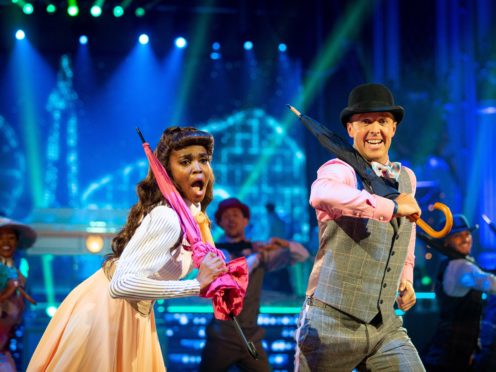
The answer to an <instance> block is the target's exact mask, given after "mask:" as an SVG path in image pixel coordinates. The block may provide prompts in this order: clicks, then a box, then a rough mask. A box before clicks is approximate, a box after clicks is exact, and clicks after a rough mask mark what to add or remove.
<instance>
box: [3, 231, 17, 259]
mask: <svg viewBox="0 0 496 372" xmlns="http://www.w3.org/2000/svg"><path fill="white" fill-rule="evenodd" d="M16 248H17V235H16V233H15V231H14V230H12V229H11V228H8V227H5V228H1V229H0V256H2V257H5V258H10V257H12V256H14V253H15V251H16Z"/></svg>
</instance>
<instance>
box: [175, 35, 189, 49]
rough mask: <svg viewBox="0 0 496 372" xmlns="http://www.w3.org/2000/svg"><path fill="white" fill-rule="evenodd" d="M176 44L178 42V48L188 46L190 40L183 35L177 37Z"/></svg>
mask: <svg viewBox="0 0 496 372" xmlns="http://www.w3.org/2000/svg"><path fill="white" fill-rule="evenodd" d="M175 44H176V47H178V48H186V46H187V45H188V42H187V41H186V39H185V38H184V37H182V36H180V37H178V38H176V41H175Z"/></svg>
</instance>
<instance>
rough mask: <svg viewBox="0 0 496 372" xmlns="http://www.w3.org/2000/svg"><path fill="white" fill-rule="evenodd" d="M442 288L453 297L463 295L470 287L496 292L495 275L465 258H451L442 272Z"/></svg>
mask: <svg viewBox="0 0 496 372" xmlns="http://www.w3.org/2000/svg"><path fill="white" fill-rule="evenodd" d="M443 289H444V291H445V292H446V293H447V294H448V295H450V296H453V297H462V296H465V295H466V294H467V293H468V291H470V290H471V289H476V290H479V291H484V292H489V293H491V294H496V276H494V275H492V274H489V273H486V272H484V271H482V270H481V269H479V268H478V267H477V266H476V265H474V264H472V263H471V262H469V261H468V260H466V259H458V260H452V261H450V263H449V264H448V267H447V268H446V271H445V273H444V279H443Z"/></svg>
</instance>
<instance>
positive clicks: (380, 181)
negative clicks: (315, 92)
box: [288, 105, 453, 238]
mask: <svg viewBox="0 0 496 372" xmlns="http://www.w3.org/2000/svg"><path fill="white" fill-rule="evenodd" d="M288 107H289V109H290V110H291V111H292V112H293V113H294V114H295V115H296V116H298V118H299V119H300V120H301V122H302V123H303V125H304V126H305V127H306V128H307V129H308V130H309V131H310V132H311V133H312V134H313V135H314V136H315V137H317V139H318V140H319V142H320V144H321V145H322V146H324V147H325V148H326V149H327V150H329V151H330V152H332V153H333V154H334V155H335V156H336V157H337V158H338V159H340V160H342V161H344V162H346V163H347V164H349V165H350V166H351V167H353V169H354V170H355V172H356V174H357V175H358V176H359V177H360V179H361V180H362V182H363V183H364V184H366V185H367V186H368V187H369V188H370V190H371V191H372V192H373V193H374V194H376V195H380V196H383V197H385V198H388V199H391V200H394V199H396V198H397V197H398V195H399V194H400V193H399V192H398V190H397V189H396V188H395V187H394V186H393V185H391V184H389V183H388V182H387V181H386V180H385V179H384V178H382V177H379V176H378V175H377V174H375V172H374V170H373V169H372V167H371V166H370V164H369V162H368V161H367V160H365V159H364V158H363V157H362V155H360V153H359V152H358V151H357V150H356V149H355V148H354V147H353V146H351V145H350V144H349V143H348V142H347V141H345V140H344V139H343V138H341V137H340V136H339V135H337V134H336V133H334V132H332V131H330V130H329V129H327V128H326V127H325V126H323V125H322V124H320V123H319V122H318V121H316V120H314V119H312V118H311V117H309V116H307V115H303V114H302V113H300V112H299V111H298V110H297V109H295V108H294V107H293V106H291V105H288ZM434 209H439V210H441V211H442V212H443V213H444V214H445V216H446V223H445V225H444V227H443V229H441V230H440V231H435V230H434V229H432V228H431V227H430V226H429V225H428V224H427V223H426V222H425V221H423V220H422V219H421V218H420V217H419V216H418V215H413V216H412V217H413V218H414V219H415V222H416V223H417V225H418V226H419V227H420V228H421V229H422V230H424V231H425V232H426V233H428V234H429V235H430V236H432V237H435V238H442V237H443V236H445V235H446V234H448V233H449V232H450V230H451V227H452V226H453V217H452V215H451V211H450V210H449V208H448V207H447V206H446V205H444V204H442V203H435V204H434Z"/></svg>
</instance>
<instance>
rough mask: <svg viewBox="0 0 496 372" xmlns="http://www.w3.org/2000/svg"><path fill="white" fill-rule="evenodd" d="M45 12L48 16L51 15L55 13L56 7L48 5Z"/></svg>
mask: <svg viewBox="0 0 496 372" xmlns="http://www.w3.org/2000/svg"><path fill="white" fill-rule="evenodd" d="M46 11H47V13H49V14H53V13H55V12H56V11H57V7H56V6H55V5H54V4H48V5H47V7H46Z"/></svg>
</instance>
